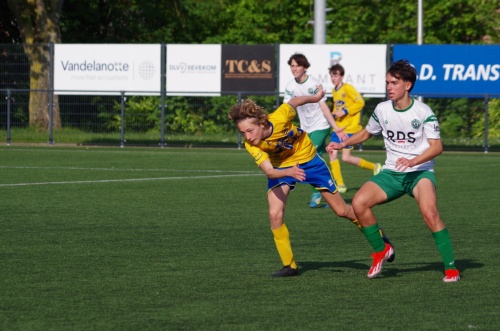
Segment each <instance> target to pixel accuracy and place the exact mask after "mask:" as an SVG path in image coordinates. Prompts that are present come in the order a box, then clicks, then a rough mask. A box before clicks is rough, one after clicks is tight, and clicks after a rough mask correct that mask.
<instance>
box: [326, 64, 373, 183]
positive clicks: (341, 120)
mask: <svg viewBox="0 0 500 331" xmlns="http://www.w3.org/2000/svg"><path fill="white" fill-rule="evenodd" d="M329 72H330V79H331V81H332V83H333V85H334V88H333V90H332V97H333V111H332V114H333V117H335V121H336V122H337V126H339V127H341V128H345V129H344V132H345V133H346V134H347V135H348V136H349V137H351V136H352V135H353V134H354V133H356V132H358V131H361V129H362V127H361V110H362V109H363V107H364V106H365V101H364V100H363V97H362V96H361V94H360V93H359V92H358V91H357V90H356V89H355V88H354V86H352V85H351V84H348V83H344V81H343V80H344V74H345V71H344V68H343V67H342V66H341V65H340V64H335V65H333V66H331V67H330V68H329ZM341 138H344V137H339V136H338V135H337V133H336V132H335V131H333V132H332V135H331V137H330V142H334V143H340V142H341V141H342V139H341ZM343 140H345V139H343ZM352 150H353V146H346V147H344V148H343V149H342V161H344V162H346V163H349V164H353V165H356V166H358V167H360V168H363V169H368V170H372V171H373V174H374V175H376V174H378V173H379V172H380V169H382V165H381V164H380V163H373V162H369V161H367V160H365V159H363V158H360V157H357V156H353V155H352V153H351V152H352ZM337 153H338V152H337V151H336V150H335V151H333V152H332V153H331V154H330V165H331V167H332V172H333V177H334V178H335V181H336V182H337V188H338V190H339V192H340V193H345V192H346V191H347V188H346V185H345V183H344V178H343V177H342V171H341V170H340V162H339V159H338V157H337Z"/></svg>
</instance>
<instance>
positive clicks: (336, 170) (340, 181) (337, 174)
mask: <svg viewBox="0 0 500 331" xmlns="http://www.w3.org/2000/svg"><path fill="white" fill-rule="evenodd" d="M330 166H331V167H332V173H333V178H334V179H335V181H336V182H337V185H345V184H344V178H343V177H342V172H341V171H340V161H339V159H336V160H335V161H330Z"/></svg>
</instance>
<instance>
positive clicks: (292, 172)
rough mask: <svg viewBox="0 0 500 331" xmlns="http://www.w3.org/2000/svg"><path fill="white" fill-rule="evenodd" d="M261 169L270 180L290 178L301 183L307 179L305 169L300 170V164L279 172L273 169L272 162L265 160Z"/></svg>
mask: <svg viewBox="0 0 500 331" xmlns="http://www.w3.org/2000/svg"><path fill="white" fill-rule="evenodd" d="M260 169H262V171H263V172H264V173H265V174H266V176H267V177H269V178H283V177H288V176H290V177H293V178H295V179H297V180H299V181H304V180H305V179H306V172H305V171H304V169H301V168H299V164H298V163H297V164H296V165H294V166H293V167H290V168H287V169H282V170H277V169H275V168H274V167H273V165H272V164H271V161H269V160H265V161H263V162H262V163H261V164H260Z"/></svg>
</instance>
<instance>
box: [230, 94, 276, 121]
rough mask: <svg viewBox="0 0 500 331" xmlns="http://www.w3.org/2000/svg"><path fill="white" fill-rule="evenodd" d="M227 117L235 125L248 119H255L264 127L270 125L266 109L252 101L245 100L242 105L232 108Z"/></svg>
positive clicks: (238, 104)
mask: <svg viewBox="0 0 500 331" xmlns="http://www.w3.org/2000/svg"><path fill="white" fill-rule="evenodd" d="M227 117H228V118H229V119H230V120H231V121H233V122H235V123H238V122H239V121H242V120H245V119H247V118H254V119H255V121H256V122H257V123H259V124H262V125H267V123H268V117H267V114H266V112H265V111H264V109H262V107H261V106H259V105H257V104H256V103H255V101H253V100H251V99H245V100H243V101H242V102H241V103H237V104H235V105H234V106H232V107H231V109H230V110H229V114H228V115H227Z"/></svg>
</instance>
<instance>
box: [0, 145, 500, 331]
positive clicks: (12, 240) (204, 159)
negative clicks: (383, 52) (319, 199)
mask: <svg viewBox="0 0 500 331" xmlns="http://www.w3.org/2000/svg"><path fill="white" fill-rule="evenodd" d="M354 154H355V155H357V156H362V157H364V158H366V159H368V160H371V161H376V162H382V161H383V160H384V156H385V154H384V153H383V152H381V151H380V152H374V151H371V152H355V153H354ZM341 164H342V170H343V174H344V178H345V179H346V185H347V186H348V189H349V190H348V191H347V193H346V194H344V195H343V196H344V198H345V199H346V200H347V201H348V202H350V201H351V199H352V197H353V195H354V193H355V192H356V190H357V189H358V188H359V187H360V186H361V185H362V184H363V183H364V182H365V181H366V180H367V179H368V178H369V177H370V176H371V174H370V172H368V171H366V170H362V169H360V168H357V167H354V166H351V165H346V164H345V163H341ZM499 164H500V154H495V153H490V154H483V153H447V152H445V153H444V154H443V155H441V156H439V157H438V158H437V163H436V167H435V171H436V176H437V182H438V187H437V192H438V206H439V209H440V212H441V217H442V218H443V220H444V221H445V223H446V225H447V226H448V228H449V231H450V234H451V239H452V243H453V246H454V249H455V257H456V265H457V267H458V268H459V269H460V270H461V272H462V280H461V281H460V282H458V283H453V284H445V283H443V282H442V280H441V279H442V277H443V266H442V261H441V258H440V256H439V253H438V251H437V248H436V246H435V244H434V241H433V239H432V235H431V233H430V232H429V230H428V229H427V228H426V226H425V225H424V222H423V221H422V218H421V215H420V213H419V211H418V208H417V206H416V204H415V201H414V200H413V199H411V198H410V197H403V198H401V199H399V200H397V201H394V202H392V203H389V204H386V205H381V206H378V207H376V208H375V213H376V215H377V216H378V218H379V223H380V225H381V226H383V227H384V230H385V231H386V232H387V234H388V235H389V237H390V238H391V241H392V242H393V244H394V246H395V249H396V260H395V261H394V262H393V263H390V264H389V263H388V264H386V265H385V267H384V270H383V271H382V275H381V276H380V277H378V278H376V279H374V280H369V279H368V278H367V277H366V273H367V272H368V269H369V266H370V264H371V258H370V254H371V248H370V246H369V244H368V242H367V241H366V240H365V238H364V237H363V236H362V235H361V233H360V232H359V231H358V230H357V229H356V228H355V227H354V226H353V225H352V224H350V222H348V221H346V220H344V219H341V218H339V217H337V216H335V215H334V214H333V212H332V211H331V210H329V209H326V208H319V209H310V208H309V207H308V202H309V196H310V193H311V189H310V188H309V187H308V186H306V185H299V186H298V187H297V188H296V190H295V191H293V192H292V193H291V195H290V197H289V200H288V206H287V212H286V217H285V219H286V222H287V225H288V228H289V230H290V234H291V240H292V247H293V249H294V253H295V256H296V259H297V262H298V264H299V268H300V276H299V277H292V278H285V279H273V278H272V277H271V276H270V275H271V273H273V272H275V271H277V270H278V269H279V268H281V262H280V260H279V257H278V254H277V252H276V248H275V246H274V242H273V237H272V234H271V231H270V229H269V221H268V216H267V201H266V198H265V194H266V178H265V176H264V175H263V174H262V173H261V172H260V171H259V169H258V168H257V167H256V165H255V163H254V162H253V159H252V158H251V157H250V156H249V155H248V154H247V153H246V151H244V150H237V149H234V150H230V149H184V148H150V149H147V148H121V149H120V148H84V147H82V148H76V147H75V148H68V147H56V146H54V147H14V146H2V147H0V169H1V171H2V173H3V175H2V176H1V179H0V197H1V201H2V213H1V217H0V222H1V231H0V254H1V257H2V258H1V268H0V270H1V271H0V282H1V287H0V289H1V295H0V310H1V311H0V329H2V330H89V329H93V330H289V329H298V330H476V329H477V330H494V329H497V330H498V329H500V309H499V307H500V300H499V297H500V295H499V292H500V281H499V280H498V278H497V276H498V275H500V266H499V265H500V264H499V262H498V256H499V242H500V222H499V220H498V215H499V213H500V206H499V202H498V201H499V196H500V175H499V174H498V169H499Z"/></svg>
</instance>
